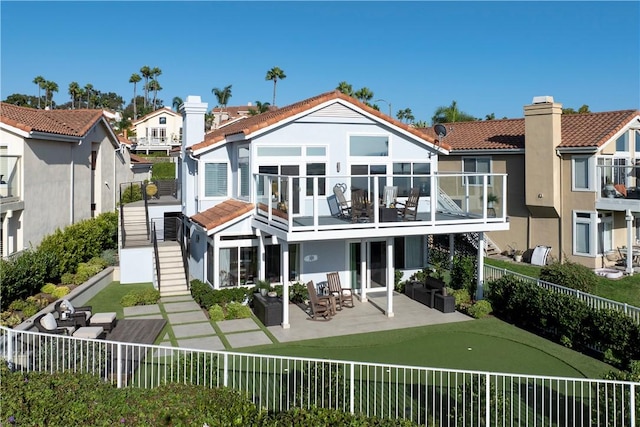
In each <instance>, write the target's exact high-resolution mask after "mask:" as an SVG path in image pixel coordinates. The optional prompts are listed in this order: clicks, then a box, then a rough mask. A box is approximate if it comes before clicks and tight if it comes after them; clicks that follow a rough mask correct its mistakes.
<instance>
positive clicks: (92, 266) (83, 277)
mask: <svg viewBox="0 0 640 427" xmlns="http://www.w3.org/2000/svg"><path fill="white" fill-rule="evenodd" d="M97 259H99V258H97ZM103 269H104V267H103V266H102V263H90V262H81V263H80V264H79V265H78V271H76V274H75V277H74V279H73V283H74V285H81V284H83V283H84V282H86V281H87V280H89V279H90V278H92V277H93V276H95V275H96V274H98V273H99V272H100V271H102V270H103Z"/></svg>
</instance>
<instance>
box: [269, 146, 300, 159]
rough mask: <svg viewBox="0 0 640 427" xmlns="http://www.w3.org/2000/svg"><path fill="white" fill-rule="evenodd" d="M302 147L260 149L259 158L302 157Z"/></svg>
mask: <svg viewBox="0 0 640 427" xmlns="http://www.w3.org/2000/svg"><path fill="white" fill-rule="evenodd" d="M301 155H302V147H258V157H285V156H286V157H300V156H301Z"/></svg>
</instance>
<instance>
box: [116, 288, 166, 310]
mask: <svg viewBox="0 0 640 427" xmlns="http://www.w3.org/2000/svg"><path fill="white" fill-rule="evenodd" d="M159 299H160V292H159V291H158V290H156V289H139V290H136V291H131V292H128V293H126V294H125V295H124V296H123V297H122V298H121V299H120V304H121V305H122V306H123V307H133V306H136V305H151V304H157V303H158V300H159Z"/></svg>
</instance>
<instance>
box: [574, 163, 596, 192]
mask: <svg viewBox="0 0 640 427" xmlns="http://www.w3.org/2000/svg"><path fill="white" fill-rule="evenodd" d="M571 162H572V165H573V183H572V186H571V189H572V190H573V191H581V190H582V191H585V190H586V191H588V190H592V185H591V171H590V165H591V158H590V157H589V156H573V158H572V159H571Z"/></svg>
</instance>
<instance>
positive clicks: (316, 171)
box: [307, 163, 327, 196]
mask: <svg viewBox="0 0 640 427" xmlns="http://www.w3.org/2000/svg"><path fill="white" fill-rule="evenodd" d="M307 175H308V176H326V175H327V165H326V164H324V163H307ZM325 187H326V184H325V178H318V196H324V195H325V194H326V188H325ZM307 196H313V178H308V179H307Z"/></svg>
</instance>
